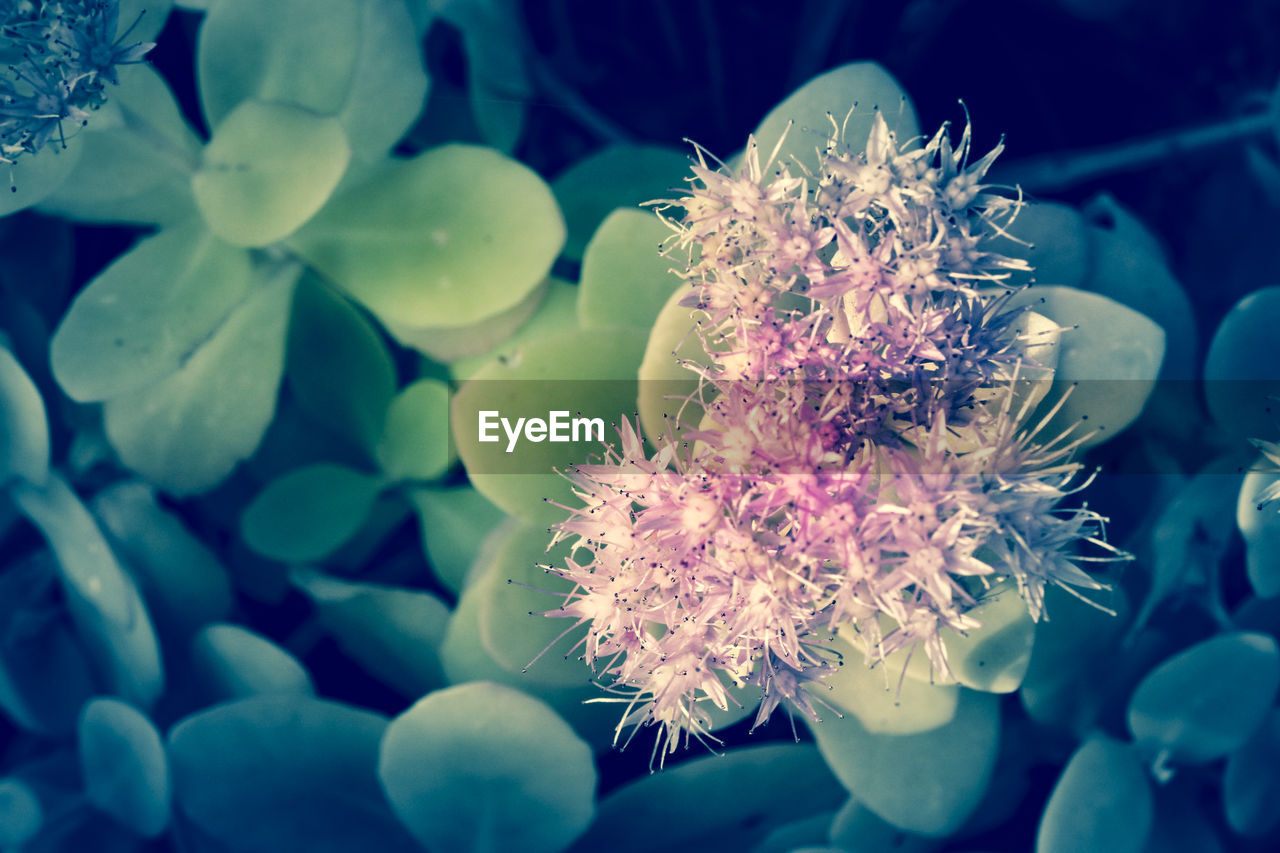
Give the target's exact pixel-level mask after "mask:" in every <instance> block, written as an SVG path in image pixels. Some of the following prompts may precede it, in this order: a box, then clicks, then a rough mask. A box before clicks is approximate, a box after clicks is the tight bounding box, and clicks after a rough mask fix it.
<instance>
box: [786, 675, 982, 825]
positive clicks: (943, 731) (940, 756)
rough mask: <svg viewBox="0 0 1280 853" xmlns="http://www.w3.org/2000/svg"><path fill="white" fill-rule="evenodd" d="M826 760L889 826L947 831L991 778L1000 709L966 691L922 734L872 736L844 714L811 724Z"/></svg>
mask: <svg viewBox="0 0 1280 853" xmlns="http://www.w3.org/2000/svg"><path fill="white" fill-rule="evenodd" d="M809 729H810V731H812V732H813V736H814V738H815V739H816V740H817V741H818V748H819V749H820V750H821V751H822V756H823V758H825V759H826V761H827V765H828V766H829V767H830V768H831V770H832V772H833V773H835V774H836V776H837V777H838V778H839V779H840V782H841V783H842V784H843V785H844V786H845V788H847V789H848V790H849V792H850V793H852V794H853V795H854V796H855V797H857V798H858V799H859V800H860V801H862V802H863V803H865V804H866V806H867V807H868V808H870V809H871V810H872V811H874V812H875V813H876V814H878V815H879V816H880V817H882V818H884V819H885V820H887V821H888V822H889V823H891V824H893V825H894V826H897V827H899V828H901V829H905V830H907V831H909V832H914V833H918V834H920V835H932V836H942V835H948V834H950V833H952V832H954V831H955V830H956V829H958V828H959V827H960V826H961V825H963V824H964V822H965V821H966V820H967V819H968V818H969V816H970V814H972V812H973V810H974V808H976V807H977V805H978V803H979V802H980V801H981V799H982V795H983V794H984V793H985V792H986V790H987V785H988V783H989V782H990V781H991V771H992V768H993V767H994V766H995V760H996V752H997V750H998V747H999V741H1000V709H999V706H998V705H997V702H996V697H995V696H993V695H992V694H989V693H978V692H975V691H970V690H963V691H961V693H960V701H959V703H958V705H957V707H956V712H955V716H954V717H953V718H952V720H951V721H950V722H949V723H947V724H946V725H943V726H940V727H938V728H936V729H931V730H929V731H926V732H922V733H919V734H910V735H878V734H872V733H871V732H869V731H867V729H866V728H865V727H864V726H863V725H862V724H861V723H860V722H858V720H857V718H855V717H853V716H852V715H847V716H845V717H844V718H843V719H839V718H837V717H835V716H834V715H824V717H823V720H822V722H820V723H817V722H811V723H810V724H809Z"/></svg>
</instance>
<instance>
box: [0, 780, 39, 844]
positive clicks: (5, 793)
mask: <svg viewBox="0 0 1280 853" xmlns="http://www.w3.org/2000/svg"><path fill="white" fill-rule="evenodd" d="M43 826H44V809H43V808H42V807H41V805H40V798H39V797H37V796H36V792H35V791H33V790H32V789H31V786H30V785H28V784H27V783H26V782H24V781H23V780H21V779H16V778H14V777H12V776H8V777H5V778H3V779H0V845H3V846H4V847H12V848H15V849H17V848H20V847H22V846H23V845H24V844H26V843H27V842H28V841H30V840H31V839H32V838H35V837H36V835H37V834H38V833H39V832H40V830H41V828H42V827H43Z"/></svg>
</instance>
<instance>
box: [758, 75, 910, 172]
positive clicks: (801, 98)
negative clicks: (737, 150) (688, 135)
mask: <svg viewBox="0 0 1280 853" xmlns="http://www.w3.org/2000/svg"><path fill="white" fill-rule="evenodd" d="M850 110H852V112H851V113H850V112H849V111H850ZM876 110H879V111H880V112H881V113H883V114H884V118H885V122H886V123H887V124H888V125H889V130H890V131H891V132H893V133H894V134H895V135H896V137H897V139H898V140H899V141H900V142H901V141H906V140H908V139H911V138H913V137H916V136H918V135H919V134H920V126H919V124H918V123H917V121H916V111H915V107H913V106H912V104H911V99H910V98H908V97H907V95H906V93H905V92H903V90H902V87H901V86H900V85H898V81H897V80H894V79H893V77H892V76H891V75H890V74H889V72H887V71H885V70H884V68H883V67H881V66H880V65H877V64H876V63H874V62H854V63H850V64H849V65H842V66H840V67H839V68H835V69H832V70H831V71H827V72H824V73H822V74H819V75H818V76H817V77H814V78H813V79H812V80H810V81H808V82H807V83H805V84H804V85H803V86H801V87H800V88H799V89H797V90H796V91H794V92H792V93H791V94H790V95H788V96H787V97H786V99H785V100H783V101H782V103H780V104H778V105H777V106H776V107H774V108H773V109H772V110H770V111H769V114H768V115H766V116H765V117H764V120H763V121H761V122H760V126H759V127H757V128H756V132H755V134H754V136H755V140H756V142H757V143H758V144H759V146H760V161H761V164H762V165H763V163H764V159H765V158H766V157H768V156H769V154H770V152H772V151H773V149H774V146H775V145H777V144H778V142H779V140H781V139H782V138H783V134H784V133H786V141H785V142H783V144H782V147H781V150H780V151H779V153H778V156H779V162H782V163H788V164H789V163H792V162H793V161H796V162H799V163H801V164H803V165H804V166H807V167H809V168H810V169H814V168H817V165H818V159H817V156H818V155H817V150H818V149H821V148H823V147H824V146H825V144H826V141H827V138H828V137H829V136H830V134H831V133H832V132H833V131H834V129H835V128H834V127H833V125H832V123H831V120H832V118H834V119H835V121H836V124H838V125H843V127H844V139H845V141H846V142H847V143H848V144H849V146H850V148H851V149H852V151H853V152H855V153H856V152H858V151H861V150H862V149H863V148H864V147H866V142H867V137H868V136H869V135H870V134H871V125H872V119H873V118H874V116H875V112H876ZM846 114H848V117H847V120H846ZM788 122H791V123H792V125H791V130H790V132H787V124H788ZM793 171H794V168H793Z"/></svg>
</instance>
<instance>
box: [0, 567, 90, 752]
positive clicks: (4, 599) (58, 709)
mask: <svg viewBox="0 0 1280 853" xmlns="http://www.w3.org/2000/svg"><path fill="white" fill-rule="evenodd" d="M56 572H57V568H56V567H55V566H54V563H53V557H52V555H50V554H49V552H47V551H39V552H37V553H36V554H35V555H34V556H33V557H31V558H29V559H26V560H22V561H18V562H16V563H11V564H10V565H8V566H6V567H5V570H4V572H3V573H0V625H3V626H4V629H3V631H0V709H3V711H4V713H5V714H6V715H7V716H8V717H9V719H10V720H12V722H13V723H14V724H15V725H17V726H18V727H20V728H23V729H27V730H29V731H35V732H39V733H41V734H45V735H67V734H70V733H72V732H73V731H74V730H75V725H76V718H77V716H78V715H79V713H80V708H81V706H82V705H84V703H85V701H86V700H87V699H88V698H89V697H90V696H91V695H93V693H94V692H95V691H96V689H97V688H96V686H95V684H94V678H93V674H92V672H91V671H90V668H89V662H88V660H87V659H86V657H85V651H84V648H83V647H82V646H81V644H80V642H79V641H78V639H77V638H76V637H75V636H74V635H73V633H72V629H71V625H70V623H69V620H68V619H67V615H66V610H65V608H63V607H62V606H60V605H61V600H60V596H61V593H60V592H58V591H57V588H56V584H57V581H56V579H55V578H56Z"/></svg>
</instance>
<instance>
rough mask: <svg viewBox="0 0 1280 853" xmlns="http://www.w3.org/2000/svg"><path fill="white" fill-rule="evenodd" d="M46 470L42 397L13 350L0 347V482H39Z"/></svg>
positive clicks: (46, 429) (46, 431) (46, 433)
mask: <svg viewBox="0 0 1280 853" xmlns="http://www.w3.org/2000/svg"><path fill="white" fill-rule="evenodd" d="M48 472H49V419H48V416H47V415H46V414H45V410H44V400H42V399H41V398H40V391H39V389H38V388H36V386H35V383H34V382H32V381H31V377H30V376H28V375H27V371H26V370H25V369H24V368H23V366H22V365H21V364H19V363H18V360H17V359H16V358H14V357H13V353H11V352H9V350H8V349H6V348H5V347H3V346H0V484H3V483H5V482H6V481H8V480H9V478H10V477H21V478H23V479H25V480H29V481H31V482H33V483H41V482H44V479H45V477H46V475H47V474H48Z"/></svg>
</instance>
